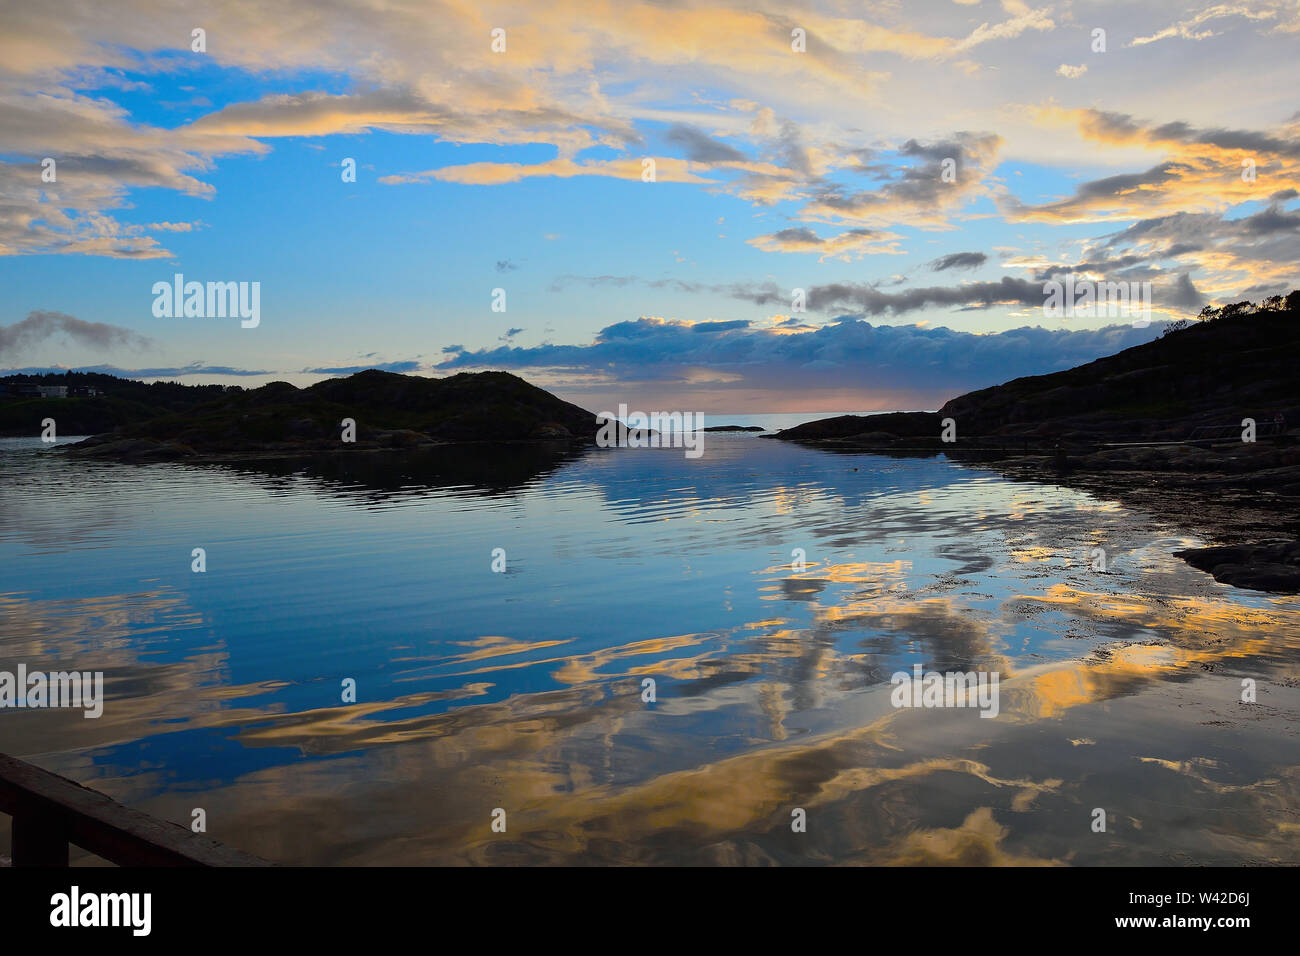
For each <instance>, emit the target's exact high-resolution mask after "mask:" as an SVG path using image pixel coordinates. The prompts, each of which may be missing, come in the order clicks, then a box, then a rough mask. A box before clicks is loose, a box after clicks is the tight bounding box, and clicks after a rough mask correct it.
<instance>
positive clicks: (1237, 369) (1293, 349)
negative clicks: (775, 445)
mask: <svg viewBox="0 0 1300 956" xmlns="http://www.w3.org/2000/svg"><path fill="white" fill-rule="evenodd" d="M1298 357H1300V291H1297V292H1293V293H1291V294H1290V295H1289V296H1287V298H1286V299H1285V300H1283V299H1282V298H1281V297H1275V298H1274V299H1270V300H1268V301H1267V302H1263V303H1260V304H1259V305H1258V306H1256V305H1252V304H1251V303H1245V302H1243V303H1237V304H1235V305H1230V306H1226V307H1224V308H1222V309H1206V310H1205V311H1203V312H1202V315H1201V321H1197V322H1194V323H1191V324H1187V325H1185V326H1179V325H1178V324H1175V325H1174V326H1171V328H1170V329H1169V330H1168V331H1166V333H1165V334H1164V335H1162V336H1161V337H1160V338H1158V339H1154V340H1153V341H1151V342H1147V343H1145V344H1143V345H1137V346H1134V347H1133V348H1130V349H1125V350H1124V351H1123V352H1119V353H1117V354H1115V355H1111V356H1107V357H1106V358H1100V359H1097V360H1096V361H1095V362H1089V363H1088V364H1087V365H1080V366H1078V367H1077V368H1072V369H1069V370H1067V371H1063V372H1053V373H1051V374H1048V375H1033V376H1028V377H1025V378H1018V379H1015V380H1013V381H1010V382H1006V383H1005V384H1002V385H995V386H993V387H991V388H984V389H980V390H979V391H975V392H969V393H967V394H965V395H961V396H959V397H957V398H954V399H951V400H950V401H948V402H947V403H946V404H944V406H943V407H942V408H940V409H939V411H938V412H937V413H926V412H906V413H904V412H900V413H895V414H890V415H876V416H854V415H844V416H840V417H837V418H827V419H822V420H820V421H815V422H809V423H807V424H804V425H800V426H798V427H797V428H789V429H785V430H784V431H782V432H780V433H779V434H778V435H777V436H776V437H778V438H782V439H786V440H790V441H809V442H829V443H841V444H860V445H873V444H881V445H888V444H890V443H895V444H900V445H914V444H917V443H918V442H917V440H918V439H921V440H922V443H923V444H926V445H930V444H932V445H934V446H935V447H936V448H941V447H944V446H942V445H941V443H940V442H939V434H940V428H941V424H940V423H941V422H942V420H943V419H945V418H951V419H953V420H954V421H955V423H956V429H957V435H958V436H959V441H965V440H966V439H970V438H979V437H984V438H990V437H992V438H998V439H1004V440H1007V441H1009V442H1015V441H1027V442H1028V443H1029V444H1030V445H1031V446H1034V445H1038V446H1041V445H1042V444H1043V443H1044V442H1055V441H1063V442H1071V441H1085V442H1086V441H1103V440H1105V441H1155V440H1179V439H1185V438H1187V437H1189V436H1190V435H1191V434H1192V433H1193V430H1194V429H1197V428H1198V427H1202V426H1224V427H1225V428H1229V427H1235V428H1238V429H1239V428H1240V424H1241V420H1242V419H1243V418H1247V417H1249V418H1254V419H1256V421H1257V422H1259V423H1260V425H1261V427H1262V426H1263V423H1264V422H1265V421H1269V422H1271V421H1272V419H1273V417H1274V415H1275V414H1277V413H1281V414H1282V415H1283V416H1284V417H1285V420H1286V421H1287V422H1288V423H1290V424H1291V425H1298V424H1300V394H1298V393H1300V372H1297V359H1298Z"/></svg>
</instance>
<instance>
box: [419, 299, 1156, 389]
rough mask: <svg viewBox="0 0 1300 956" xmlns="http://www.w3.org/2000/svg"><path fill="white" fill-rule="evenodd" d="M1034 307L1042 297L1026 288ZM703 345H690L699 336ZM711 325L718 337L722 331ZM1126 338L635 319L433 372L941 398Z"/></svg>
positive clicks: (1138, 336)
mask: <svg viewBox="0 0 1300 956" xmlns="http://www.w3.org/2000/svg"><path fill="white" fill-rule="evenodd" d="M1035 291H1036V296H1037V301H1038V302H1039V303H1041V302H1042V298H1043V295H1042V288H1041V286H1036V287H1035ZM702 325H703V326H704V330H705V331H707V332H708V334H701V331H702V328H701V326H702ZM723 326H727V327H726V328H723ZM1159 332H1160V328H1159V327H1158V326H1155V325H1153V326H1152V327H1151V328H1147V329H1134V328H1132V327H1131V326H1112V327H1109V328H1105V329H1083V330H1065V329H1054V330H1049V329H1044V328H1038V327H1032V328H1020V329H1013V330H1011V331H1007V332H1001V333H997V334H992V335H976V334H972V333H965V332H956V331H953V330H951V329H947V328H933V329H932V328H923V327H921V326H916V325H902V326H873V325H871V324H870V323H868V322H866V321H863V320H860V319H843V320H841V321H838V322H835V323H833V324H831V325H827V326H823V327H820V328H815V329H808V328H805V329H797V328H796V329H789V330H780V331H778V330H775V329H758V328H753V327H752V326H750V324H748V323H704V324H700V323H689V322H684V321H678V320H671V319H661V318H652V317H642V318H639V319H637V320H635V321H628V322H619V323H615V324H613V325H610V326H607V327H605V328H604V329H602V330H601V331H600V333H599V334H598V335H597V336H596V338H595V340H594V341H593V342H592V343H590V344H589V345H541V346H534V347H531V348H517V347H510V346H502V347H497V348H490V349H481V350H465V349H460V350H457V351H455V352H452V353H449V354H448V357H447V358H446V359H445V360H444V361H442V362H440V363H439V364H438V365H437V366H436V368H437V369H438V370H439V371H453V370H462V369H471V368H499V369H513V370H527V369H532V370H537V371H541V370H545V371H546V372H547V374H548V376H549V378H550V379H551V380H554V381H555V382H557V383H565V382H568V383H574V382H582V381H585V380H589V379H590V378H591V377H593V376H596V377H607V378H608V379H609V380H611V381H616V382H618V383H619V385H620V387H621V386H623V385H627V384H631V383H637V382H657V383H661V384H664V385H666V386H671V387H673V388H680V389H687V388H689V387H694V386H695V385H697V384H698V383H700V382H705V381H707V382H708V383H709V388H710V389H712V390H713V391H718V390H720V389H721V390H726V389H735V390H747V389H754V388H763V389H767V390H770V391H773V392H798V391H801V390H806V389H814V390H817V389H836V388H841V389H842V388H856V389H858V390H859V391H860V392H866V391H871V390H873V389H874V390H877V391H879V392H882V393H885V392H888V393H891V394H900V395H901V394H906V395H910V396H912V397H913V398H915V399H916V400H918V401H920V400H922V399H924V400H925V401H926V402H927V404H926V405H924V406H923V407H937V405H938V404H939V403H940V402H942V401H943V400H944V399H946V398H950V397H952V396H954V395H956V394H958V393H960V392H963V391H967V390H969V389H973V388H982V387H985V386H988V385H992V384H995V383H998V382H1002V381H1007V380H1009V379H1012V378H1016V377H1018V376H1021V375H1033V374H1040V373H1044V372H1049V371H1054V370H1057V369H1062V368H1072V367H1074V366H1075V365H1079V364H1082V363H1085V362H1089V361H1092V360H1093V359H1096V358H1098V357H1099V356H1102V355H1109V354H1112V353H1114V352H1116V351H1119V350H1121V349H1124V348H1128V347H1130V346H1132V345H1137V344H1140V343H1142V342H1145V341H1148V340H1150V339H1151V338H1154V337H1155V336H1156V335H1158V334H1159Z"/></svg>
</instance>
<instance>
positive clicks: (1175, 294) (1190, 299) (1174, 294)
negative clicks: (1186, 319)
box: [1165, 272, 1206, 311]
mask: <svg viewBox="0 0 1300 956" xmlns="http://www.w3.org/2000/svg"><path fill="white" fill-rule="evenodd" d="M1165 301H1166V302H1167V303H1169V304H1170V305H1176V306H1179V307H1180V308H1183V309H1187V310H1188V311H1195V310H1198V309H1200V308H1201V306H1203V305H1205V302H1206V299H1205V296H1203V295H1201V293H1200V292H1199V291H1198V290H1197V288H1196V286H1194V285H1193V284H1192V277H1191V275H1190V274H1189V273H1186V272H1184V273H1183V274H1182V275H1180V276H1179V277H1178V281H1177V282H1175V283H1174V287H1173V289H1172V290H1170V291H1169V292H1168V293H1167V294H1166V296H1165Z"/></svg>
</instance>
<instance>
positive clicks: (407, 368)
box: [257, 360, 424, 375]
mask: <svg viewBox="0 0 1300 956" xmlns="http://www.w3.org/2000/svg"><path fill="white" fill-rule="evenodd" d="M423 367H424V366H423V364H422V363H420V362H416V361H414V360H406V361H400V362H375V363H373V364H371V365H336V366H323V367H321V368H305V369H303V370H302V372H303V374H311V375H355V374H356V373H357V372H369V371H380V372H401V373H406V372H418V371H420V369H422V368H423ZM257 374H265V373H257Z"/></svg>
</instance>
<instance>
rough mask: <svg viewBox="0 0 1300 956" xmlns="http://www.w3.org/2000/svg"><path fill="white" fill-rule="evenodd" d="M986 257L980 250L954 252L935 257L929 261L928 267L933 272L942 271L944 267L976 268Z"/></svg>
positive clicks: (984, 261)
mask: <svg viewBox="0 0 1300 956" xmlns="http://www.w3.org/2000/svg"><path fill="white" fill-rule="evenodd" d="M988 259H989V257H988V256H986V255H985V254H984V253H982V252H954V253H952V254H951V255H947V256H940V257H939V258H938V259H935V260H934V261H933V262H931V263H930V268H931V269H933V270H934V271H935V272H943V271H944V270H945V269H977V268H979V267H980V266H982V265H984V263H986V262H988Z"/></svg>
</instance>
